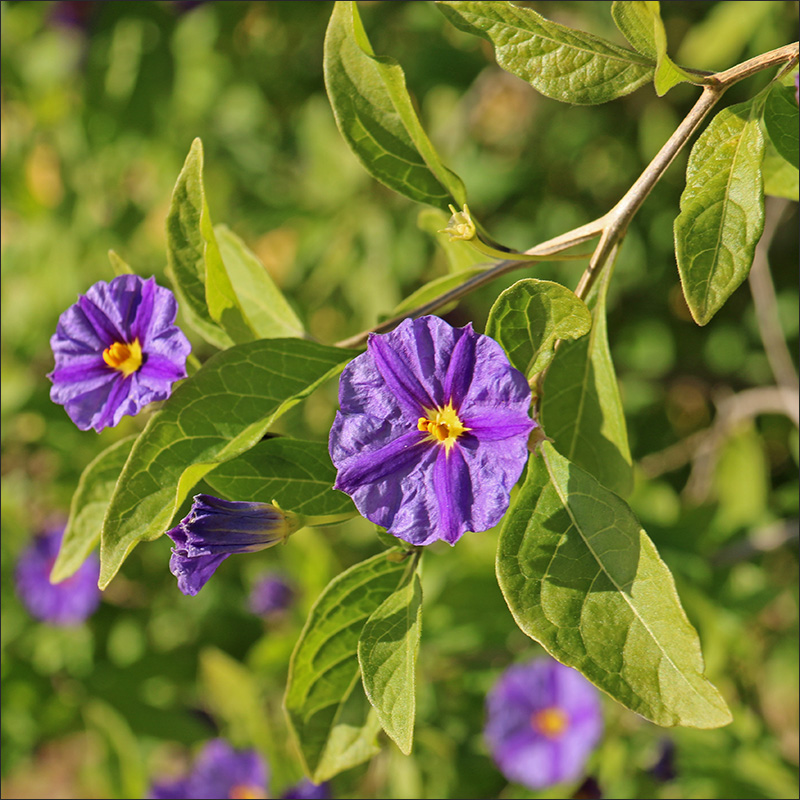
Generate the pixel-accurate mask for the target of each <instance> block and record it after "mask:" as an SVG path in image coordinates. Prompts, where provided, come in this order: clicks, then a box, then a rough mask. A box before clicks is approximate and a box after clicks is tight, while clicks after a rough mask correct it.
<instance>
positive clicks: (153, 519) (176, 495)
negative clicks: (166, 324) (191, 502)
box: [100, 339, 356, 588]
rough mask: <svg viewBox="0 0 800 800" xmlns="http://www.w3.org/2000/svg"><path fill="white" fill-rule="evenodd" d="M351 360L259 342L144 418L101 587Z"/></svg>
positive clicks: (123, 480) (114, 508) (226, 356)
mask: <svg viewBox="0 0 800 800" xmlns="http://www.w3.org/2000/svg"><path fill="white" fill-rule="evenodd" d="M355 355H356V353H355V352H354V351H352V350H343V349H341V348H336V347H325V346H324V345H319V344H315V343H313V342H307V341H304V340H302V339H263V340H260V341H257V342H251V343H249V344H243V345H237V346H235V347H231V348H229V349H228V350H225V351H224V352H221V353H217V354H216V355H215V356H212V357H211V358H210V359H209V360H208V361H207V362H206V363H205V364H204V365H203V366H202V367H201V368H200V369H199V370H198V371H197V372H196V373H195V374H194V375H193V376H192V377H191V378H188V379H186V380H185V381H183V382H182V383H181V384H180V385H179V386H178V387H177V389H176V390H175V391H174V393H173V394H172V396H171V397H170V398H169V399H168V400H166V401H165V403H164V405H163V406H162V408H161V410H160V411H158V412H157V413H156V414H154V415H153V417H151V419H150V421H149V422H148V423H147V427H146V428H145V429H144V431H142V433H141V435H140V436H139V439H138V441H137V442H136V444H135V445H134V447H133V450H132V451H131V454H130V456H129V458H128V461H127V463H126V464H125V468H124V470H123V472H122V475H121V476H120V479H119V483H118V484H117V488H116V490H115V491H114V494H113V496H112V498H111V503H110V505H109V508H108V511H107V512H106V516H105V520H104V522H103V532H102V536H101V541H100V587H101V588H104V587H105V586H107V585H108V583H109V581H110V580H111V579H112V578H113V577H114V575H115V574H116V573H117V570H119V568H120V566H121V565H122V562H123V561H124V560H125V558H127V556H128V553H130V551H131V550H132V549H133V548H134V547H135V546H136V544H137V543H138V542H140V541H144V540H150V539H155V538H157V537H158V536H160V535H161V534H162V533H164V532H165V531H166V530H167V528H168V526H169V523H170V521H171V520H172V517H173V516H174V514H175V512H176V511H177V509H178V507H179V506H180V504H181V503H182V502H183V500H184V498H185V497H186V496H187V494H188V493H189V490H190V489H191V488H192V487H193V486H194V485H195V484H196V483H197V482H198V481H199V480H200V479H201V478H203V477H204V476H205V475H206V474H208V473H209V472H210V471H211V470H212V469H214V467H216V466H217V465H218V464H221V463H223V462H224V461H228V460H230V459H232V458H234V457H235V456H238V455H239V454H240V453H243V452H244V451H245V450H248V449H249V448H251V447H253V445H255V444H256V443H257V442H258V441H259V440H260V439H261V437H262V436H263V435H264V433H265V432H266V430H267V428H268V427H269V426H270V425H271V424H272V423H273V422H274V421H275V420H276V419H277V418H278V417H280V416H281V414H283V413H284V412H285V411H287V410H288V409H289V408H291V407H292V406H293V405H295V404H296V403H297V402H299V401H300V400H301V399H303V398H304V397H306V396H308V395H309V394H310V393H311V392H312V391H313V390H314V389H315V388H316V387H317V386H319V385H320V384H321V383H322V382H323V381H325V380H327V379H328V378H330V377H332V376H333V375H336V374H338V373H339V372H340V371H341V370H342V369H343V368H344V365H345V364H346V363H347V361H348V360H350V359H351V358H353V356H355Z"/></svg>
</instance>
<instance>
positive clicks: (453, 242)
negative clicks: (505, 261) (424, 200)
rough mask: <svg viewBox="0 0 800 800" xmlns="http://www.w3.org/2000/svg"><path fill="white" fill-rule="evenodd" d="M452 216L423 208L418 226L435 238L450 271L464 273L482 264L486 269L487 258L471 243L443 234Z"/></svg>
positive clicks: (437, 210)
mask: <svg viewBox="0 0 800 800" xmlns="http://www.w3.org/2000/svg"><path fill="white" fill-rule="evenodd" d="M451 216H452V214H450V213H449V211H448V212H447V213H445V212H443V211H439V209H438V208H423V209H422V210H421V211H420V212H419V214H417V226H418V227H419V229H420V230H423V231H425V232H426V233H429V234H431V236H433V237H434V241H435V242H436V244H437V245H438V246H439V247H440V248H441V249H442V252H443V253H444V255H445V257H446V258H447V264H448V271H449V272H451V273H454V272H463V271H464V270H467V269H471V268H472V267H474V266H476V265H477V264H482V265H483V266H484V268H485V267H487V266H489V265H488V264H486V263H485V262H486V256H485V255H484V254H483V253H481V252H480V251H479V250H478V249H477V248H475V247H473V246H472V245H471V244H470V243H469V242H465V241H460V240H458V239H450V237H449V236H445V235H444V234H442V231H443V230H444V229H445V228H446V227H447V224H448V222H450V218H451Z"/></svg>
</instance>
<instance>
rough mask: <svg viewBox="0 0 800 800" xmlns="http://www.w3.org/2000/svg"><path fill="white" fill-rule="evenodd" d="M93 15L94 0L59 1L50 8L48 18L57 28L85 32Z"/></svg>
mask: <svg viewBox="0 0 800 800" xmlns="http://www.w3.org/2000/svg"><path fill="white" fill-rule="evenodd" d="M93 13H94V2H93V0H57V2H55V3H53V4H52V5H51V6H50V9H49V14H48V17H49V19H50V22H51V24H53V25H55V26H57V27H63V28H75V29H77V30H80V31H84V30H86V28H87V27H88V26H89V18H90V17H91V16H92V14H93Z"/></svg>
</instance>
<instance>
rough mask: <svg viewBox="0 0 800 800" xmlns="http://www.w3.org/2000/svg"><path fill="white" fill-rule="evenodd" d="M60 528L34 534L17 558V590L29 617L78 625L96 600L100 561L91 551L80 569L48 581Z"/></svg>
mask: <svg viewBox="0 0 800 800" xmlns="http://www.w3.org/2000/svg"><path fill="white" fill-rule="evenodd" d="M63 536H64V529H63V528H55V529H53V530H50V531H48V532H46V533H45V534H43V535H42V536H37V537H36V539H35V540H34V541H33V543H32V544H31V545H30V546H29V547H28V548H27V549H26V550H24V551H23V552H22V554H21V555H20V557H19V560H18V561H17V567H16V575H15V577H16V586H17V594H18V595H19V597H20V599H21V600H22V602H23V604H24V605H25V608H27V609H28V612H29V613H30V615H31V616H32V617H36V619H39V620H42V621H43V622H49V623H51V624H52V625H61V626H67V625H79V624H80V623H81V622H83V621H84V620H85V619H86V618H87V617H90V616H91V615H92V614H93V613H94V612H95V611H96V610H97V606H98V605H99V604H100V594H101V592H100V589H98V588H97V581H98V579H99V577H100V561H99V559H98V558H97V556H96V555H95V554H92V555H90V556H89V558H87V559H86V561H84V563H83V564H82V565H81V567H80V569H78V571H77V572H76V573H75V574H74V575H71V576H70V577H69V578H67V579H66V580H64V581H62V582H61V583H50V571H51V570H52V568H53V564H54V563H55V560H56V556H57V555H58V551H59V548H60V547H61V539H62V538H63Z"/></svg>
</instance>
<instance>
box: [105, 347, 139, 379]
mask: <svg viewBox="0 0 800 800" xmlns="http://www.w3.org/2000/svg"><path fill="white" fill-rule="evenodd" d="M103 361H105V362H106V364H108V366H109V367H112V368H113V369H118V370H119V371H120V372H121V373H122V376H123V377H124V378H127V377H128V375H132V374H133V373H134V372H136V370H137V369H139V367H141V366H142V346H141V345H140V344H139V339H138V338H137V339H134V340H133V341H132V342H131V343H130V344H125V342H114V344H112V345H111V347H106V349H105V350H103Z"/></svg>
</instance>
